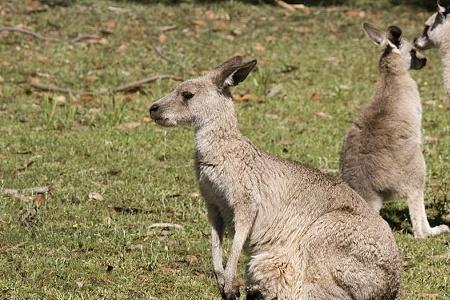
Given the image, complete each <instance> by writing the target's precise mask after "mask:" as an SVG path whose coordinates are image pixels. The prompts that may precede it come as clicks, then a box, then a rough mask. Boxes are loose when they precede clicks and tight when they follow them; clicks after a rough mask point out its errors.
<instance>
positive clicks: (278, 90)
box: [267, 86, 286, 97]
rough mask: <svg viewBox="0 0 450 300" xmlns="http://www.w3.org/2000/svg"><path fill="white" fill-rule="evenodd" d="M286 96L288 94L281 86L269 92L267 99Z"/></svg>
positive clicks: (272, 88)
mask: <svg viewBox="0 0 450 300" xmlns="http://www.w3.org/2000/svg"><path fill="white" fill-rule="evenodd" d="M284 94H286V92H285V91H284V90H283V88H282V87H281V86H274V87H271V88H270V89H269V90H268V91H267V97H275V96H278V95H284Z"/></svg>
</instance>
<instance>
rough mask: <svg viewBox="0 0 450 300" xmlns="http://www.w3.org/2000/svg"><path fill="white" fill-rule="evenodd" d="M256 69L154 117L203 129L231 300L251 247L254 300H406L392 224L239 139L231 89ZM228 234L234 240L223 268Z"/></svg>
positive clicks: (179, 96)
mask: <svg viewBox="0 0 450 300" xmlns="http://www.w3.org/2000/svg"><path fill="white" fill-rule="evenodd" d="M255 65H256V60H252V61H249V62H243V58H242V57H240V56H237V57H234V58H232V59H230V60H228V61H226V62H225V63H223V64H222V65H220V66H218V67H216V68H215V69H213V70H211V71H209V72H208V73H206V74H205V75H203V76H201V77H198V78H196V79H191V80H187V81H185V82H183V83H181V84H180V85H178V86H177V87H176V88H175V90H174V91H172V92H171V93H170V94H168V95H167V96H165V97H163V98H161V99H160V100H158V101H156V102H155V103H154V104H153V105H151V107H150V109H149V110H150V116H151V118H152V119H153V120H154V121H156V123H157V124H160V125H162V126H176V125H188V126H192V127H194V128H195V170H196V175H197V179H198V182H199V186H200V191H201V195H202V196H203V198H204V200H205V202H206V207H207V211H208V220H209V223H210V224H211V244H212V261H213V269H214V273H215V276H216V281H217V285H218V288H219V290H220V293H221V295H222V299H237V298H239V295H240V294H239V287H237V286H234V283H233V281H234V278H235V274H236V268H237V264H238V259H239V255H240V253H241V251H242V250H243V249H245V250H246V252H247V254H249V255H250V260H249V263H248V266H247V271H246V273H247V274H246V277H247V285H248V288H247V299H279V300H282V299H285V300H292V299H327V300H329V299H349V300H350V299H359V300H363V299H384V300H386V299H399V298H400V290H401V259H400V254H399V251H398V248H397V246H396V243H395V241H394V238H393V235H392V233H391V231H390V228H389V226H388V224H387V223H386V222H385V221H384V220H383V219H382V218H381V217H380V216H379V215H377V214H376V213H374V212H373V210H371V209H370V207H369V206H368V205H367V203H366V202H365V201H364V200H363V199H362V198H361V197H360V196H359V195H358V194H357V193H356V192H355V191H353V190H352V189H351V188H350V187H349V186H348V185H347V184H346V183H344V182H342V181H337V180H335V179H333V178H331V177H329V176H328V175H325V174H323V173H321V172H320V171H318V170H315V169H313V168H311V167H308V166H304V165H302V164H300V163H296V162H292V161H288V160H282V159H280V158H277V157H275V156H272V155H270V154H268V153H266V152H264V151H262V150H260V149H258V148H257V147H256V146H255V145H254V144H253V143H252V142H251V141H250V140H248V139H247V138H246V137H245V136H243V135H242V134H241V132H240V131H239V128H238V122H237V117H236V113H235V109H234V103H233V98H232V96H231V92H230V88H231V87H232V86H236V85H237V84H239V83H240V82H242V81H243V80H244V79H245V78H246V77H247V75H248V74H249V73H250V72H251V70H252V69H253V68H254V67H255ZM225 230H228V232H230V233H231V234H232V235H233V234H234V237H233V242H232V246H231V251H230V255H229V257H228V261H227V263H226V266H225V268H224V266H223V261H222V241H223V236H224V231H225Z"/></svg>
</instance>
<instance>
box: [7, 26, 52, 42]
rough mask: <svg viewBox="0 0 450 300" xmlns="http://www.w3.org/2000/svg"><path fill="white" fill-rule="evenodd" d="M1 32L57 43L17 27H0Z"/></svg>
mask: <svg viewBox="0 0 450 300" xmlns="http://www.w3.org/2000/svg"><path fill="white" fill-rule="evenodd" d="M3 31H7V32H17V33H22V34H26V35H29V36H32V37H34V38H36V39H38V40H41V41H57V39H54V38H48V37H45V36H43V35H42V34H40V33H37V32H33V31H30V30H26V29H22V28H18V27H0V32H3Z"/></svg>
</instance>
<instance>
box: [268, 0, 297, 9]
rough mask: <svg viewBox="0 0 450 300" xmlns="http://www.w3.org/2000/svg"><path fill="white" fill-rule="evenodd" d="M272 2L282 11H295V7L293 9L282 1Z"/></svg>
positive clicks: (274, 0) (275, 0)
mask: <svg viewBox="0 0 450 300" xmlns="http://www.w3.org/2000/svg"><path fill="white" fill-rule="evenodd" d="M273 2H274V3H275V4H276V5H278V6H279V7H282V8H284V9H287V10H289V11H295V7H293V6H292V5H290V4H288V3H286V2H284V1H283V0H273Z"/></svg>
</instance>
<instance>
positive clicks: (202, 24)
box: [192, 20, 206, 27]
mask: <svg viewBox="0 0 450 300" xmlns="http://www.w3.org/2000/svg"><path fill="white" fill-rule="evenodd" d="M192 24H194V25H195V26H196V27H206V22H205V21H203V20H194V21H192Z"/></svg>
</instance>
